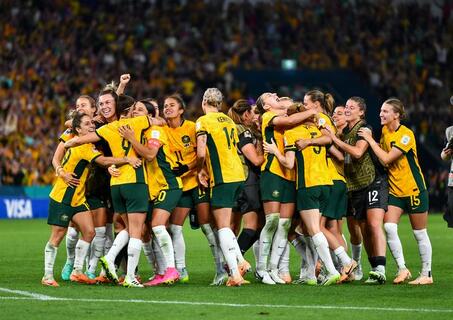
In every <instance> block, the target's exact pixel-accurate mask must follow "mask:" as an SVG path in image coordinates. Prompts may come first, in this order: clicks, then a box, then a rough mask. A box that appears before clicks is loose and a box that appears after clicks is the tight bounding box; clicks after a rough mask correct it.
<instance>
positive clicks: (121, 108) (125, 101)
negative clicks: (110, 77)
mask: <svg viewBox="0 0 453 320" xmlns="http://www.w3.org/2000/svg"><path fill="white" fill-rule="evenodd" d="M134 104H135V99H134V98H132V97H131V96H128V95H125V94H121V95H119V96H118V103H117V104H116V106H115V113H116V116H117V117H118V118H119V117H120V116H121V115H122V114H123V113H124V112H125V111H126V110H127V109H129V108H131V107H133V106H134Z"/></svg>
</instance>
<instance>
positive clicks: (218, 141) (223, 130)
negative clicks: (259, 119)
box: [196, 112, 245, 187]
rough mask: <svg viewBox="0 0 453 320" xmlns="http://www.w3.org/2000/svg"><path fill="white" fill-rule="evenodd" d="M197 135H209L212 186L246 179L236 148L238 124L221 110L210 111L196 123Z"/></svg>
mask: <svg viewBox="0 0 453 320" xmlns="http://www.w3.org/2000/svg"><path fill="white" fill-rule="evenodd" d="M196 130H197V136H199V135H203V134H206V135H207V144H206V146H207V157H206V162H207V166H208V171H209V177H210V186H211V187H213V186H215V185H219V184H222V183H230V182H240V181H244V180H245V175H244V170H243V169H242V162H241V158H239V154H238V151H237V148H236V144H237V143H238V140H239V139H238V135H237V131H236V124H235V123H234V122H233V120H231V119H230V118H229V117H228V116H227V115H225V114H224V113H221V112H210V113H208V114H206V115H204V116H202V117H200V118H198V120H197V123H196Z"/></svg>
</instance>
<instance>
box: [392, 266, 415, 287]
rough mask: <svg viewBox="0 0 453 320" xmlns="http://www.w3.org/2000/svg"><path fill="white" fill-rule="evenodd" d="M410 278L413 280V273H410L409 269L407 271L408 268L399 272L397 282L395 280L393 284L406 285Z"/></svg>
mask: <svg viewBox="0 0 453 320" xmlns="http://www.w3.org/2000/svg"><path fill="white" fill-rule="evenodd" d="M410 278H412V275H411V272H410V271H409V269H407V268H406V269H401V270H400V271H398V274H397V275H396V278H395V280H393V284H401V283H404V282H406V281H407V280H409V279H410Z"/></svg>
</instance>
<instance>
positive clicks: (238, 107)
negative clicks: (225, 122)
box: [228, 99, 252, 124]
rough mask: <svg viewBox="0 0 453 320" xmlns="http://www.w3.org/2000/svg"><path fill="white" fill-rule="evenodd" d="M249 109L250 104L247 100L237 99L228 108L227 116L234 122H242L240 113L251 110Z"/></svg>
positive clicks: (250, 107)
mask: <svg viewBox="0 0 453 320" xmlns="http://www.w3.org/2000/svg"><path fill="white" fill-rule="evenodd" d="M251 110H252V105H251V104H250V103H249V102H248V101H247V100H245V99H239V100H237V101H236V102H235V103H234V104H233V106H232V107H231V108H230V109H229V110H228V116H229V117H230V118H231V119H232V120H233V121H234V123H236V124H243V121H242V115H243V114H244V113H245V112H246V111H251Z"/></svg>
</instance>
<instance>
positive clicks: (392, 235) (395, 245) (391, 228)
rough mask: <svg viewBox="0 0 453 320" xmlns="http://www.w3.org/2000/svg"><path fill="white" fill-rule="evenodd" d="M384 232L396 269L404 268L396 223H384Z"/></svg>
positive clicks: (404, 263)
mask: <svg viewBox="0 0 453 320" xmlns="http://www.w3.org/2000/svg"><path fill="white" fill-rule="evenodd" d="M384 229H385V233H386V234H387V244H388V246H389V248H390V252H391V253H392V256H393V258H394V259H395V261H396V264H397V265H398V270H401V269H406V262H405V261H404V254H403V246H402V245H401V240H400V237H399V236H398V225H397V224H396V223H390V222H387V223H384Z"/></svg>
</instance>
